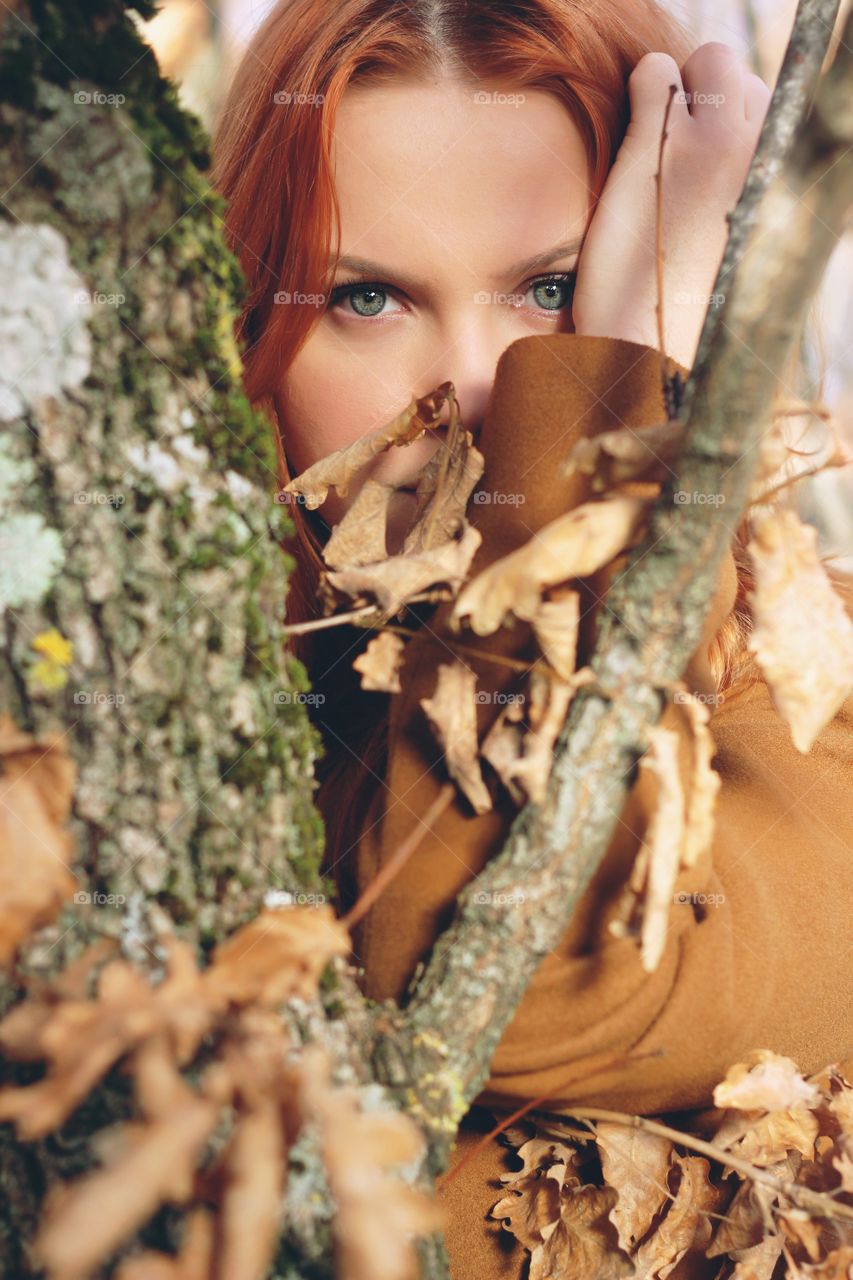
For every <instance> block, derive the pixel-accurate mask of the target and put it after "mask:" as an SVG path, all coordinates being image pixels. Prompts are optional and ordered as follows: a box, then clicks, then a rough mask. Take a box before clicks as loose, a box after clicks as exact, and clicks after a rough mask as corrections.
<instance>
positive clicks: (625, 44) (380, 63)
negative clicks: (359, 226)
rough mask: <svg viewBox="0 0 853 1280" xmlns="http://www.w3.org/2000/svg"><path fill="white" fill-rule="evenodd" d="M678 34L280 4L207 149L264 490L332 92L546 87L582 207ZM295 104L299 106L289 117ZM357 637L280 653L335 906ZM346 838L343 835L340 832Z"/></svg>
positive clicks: (303, 597) (552, 9)
mask: <svg viewBox="0 0 853 1280" xmlns="http://www.w3.org/2000/svg"><path fill="white" fill-rule="evenodd" d="M695 43H696V42H695V40H694V39H693V38H692V37H691V36H690V35H689V34H688V32H687V31H686V30H685V29H684V28H682V27H681V26H680V25H679V24H678V23H677V22H676V21H675V20H674V19H673V18H672V17H671V16H669V15H668V14H667V13H665V12H664V11H663V10H662V9H661V8H660V7H659V6H658V5H657V4H656V3H654V0H338V2H337V3H334V4H329V3H328V0H281V2H280V3H278V4H277V5H276V6H275V8H274V9H273V10H272V12H271V13H270V14H269V15H268V17H267V19H266V21H265V22H264V23H263V25H262V26H261V27H260V29H259V30H258V32H257V33H256V35H255V37H254V39H253V41H252V43H251V46H250V48H249V49H248V51H247V53H246V54H245V56H244V57H243V60H242V62H241V64H240V66H239V68H238V70H237V72H236V75H235V77H234V80H233V82H232V84H231V87H230V91H229V93H228V96H227V98H226V101H225V104H224V107H223V109H222V112H221V115H220V119H219V122H218V125H217V129H216V133H215V138H214V182H215V185H216V187H217V188H218V190H219V191H220V192H221V193H222V194H223V195H224V196H225V198H226V201H227V214H226V220H225V222H226V235H227V239H228V242H229V245H230V247H231V248H232V250H233V251H234V253H235V254H236V255H237V256H238V258H239V260H240V263H241V265H242V268H243V271H244V274H245V277H246V281H247V286H248V287H247V294H246V301H245V305H244V308H243V311H242V314H241V315H240V317H239V322H238V326H237V336H238V339H239V340H240V342H241V347H242V350H243V362H244V382H245V388H246V393H247V395H248V397H249V399H250V400H251V401H252V402H253V404H254V405H255V406H256V407H258V408H260V409H262V410H263V411H265V412H266V413H267V414H268V415H269V417H270V420H271V423H272V424H273V428H274V430H275V435H276V440H277V443H278V457H279V469H280V474H279V483H280V484H283V483H286V481H287V480H288V479H289V478H290V471H289V467H288V461H287V451H286V431H285V427H284V424H282V423H280V422H278V421H277V416H276V410H275V403H274V396H275V393H276V390H277V388H278V386H279V384H280V381H281V379H282V376H283V374H284V373H285V371H286V370H287V368H288V367H289V365H290V363H291V362H292V360H293V359H294V357H295V356H296V354H297V353H298V351H299V350H300V348H301V347H302V345H303V344H304V342H305V341H306V339H307V338H308V336H309V334H310V332H311V331H312V329H313V327H314V325H315V324H316V322H317V319H318V318H319V315H320V314H321V313H320V312H316V313H313V314H312V312H313V310H314V309H312V308H309V307H286V306H277V305H276V303H275V294H276V293H277V292H279V291H287V292H291V293H295V292H297V291H299V292H302V293H308V294H311V293H314V294H317V293H322V294H328V293H329V291H330V288H331V283H332V279H333V275H334V271H333V268H332V269H330V268H329V267H328V265H327V264H328V262H329V259H330V256H332V257H333V256H335V255H337V254H338V253H339V252H340V211H339V207H338V203H337V199H336V196H335V189H334V182H333V175H332V167H331V142H332V136H333V130H334V123H335V116H336V112H337V109H338V105H339V103H340V101H341V97H342V95H343V93H344V91H345V90H346V88H347V87H348V86H349V85H350V84H353V83H355V82H359V83H365V82H370V83H378V82H382V81H387V80H390V79H392V78H395V77H399V76H402V75H410V76H411V75H418V74H423V73H433V74H434V73H436V72H439V73H440V72H445V71H446V72H452V73H454V74H456V75H458V76H464V77H465V78H467V79H470V80H471V81H472V82H478V81H483V82H489V81H495V80H501V81H504V82H509V83H511V84H512V85H513V86H517V87H519V88H523V87H525V86H528V87H537V88H542V89H546V90H548V91H550V92H552V93H554V94H555V95H556V96H557V97H558V98H559V99H560V100H561V101H562V102H564V103H565V106H566V109H567V111H568V112H569V114H570V116H571V119H572V120H573V122H574V123H575V125H576V126H577V127H578V129H579V130H580V132H581V135H582V137H583V139H584V141H585V143H586V147H587V153H588V157H589V162H590V168H591V173H592V189H593V195H594V197H597V196H598V194H600V191H601V188H602V187H603V185H604V181H605V179H606V177H607V174H608V172H609V170H610V167H611V165H612V163H613V160H614V158H615V156H616V152H617V150H618V148H619V145H620V143H621V141H622V139H623V137H624V134H625V130H626V128H627V124H628V118H629V101H628V92H627V82H628V77H629V75H630V73H631V71H632V69H633V68H634V66H635V65H636V63H637V62H638V61H639V60H640V58H642V57H643V56H644V54H646V53H648V52H651V51H653V50H659V51H663V52H667V53H670V54H671V55H672V56H673V57H674V58H675V60H676V61H677V62H678V64H679V65H682V64H683V62H684V60H685V59H686V57H687V56H688V54H689V53H690V51H691V50H692V48H693V47H694V45H695ZM306 102H308V103H311V104H313V106H312V108H311V109H306V105H305V104H306ZM291 510H292V513H293V520H294V528H295V532H294V535H293V538H292V540H291V542H290V544H289V545H288V549H289V550H290V551H292V553H293V554H294V557H295V568H294V569H293V572H292V575H291V581H290V590H289V595H288V601H287V616H288V620H289V621H291V622H298V621H303V620H306V619H308V618H311V617H313V616H316V614H317V606H316V598H315V597H316V586H317V580H318V574H319V572H320V570H321V568H322V559H321V556H320V548H321V546H322V542H323V539H324V530H325V526H324V524H323V522H322V520H321V519H320V518H319V516H318V515H317V514H316V513H314V514H311V513H307V512H305V511H304V510H303V508H302V507H300V506H295V507H293V508H291ZM746 535H747V523H746V521H744V523H743V525H742V527H741V529H740V530H739V536H738V538H736V539H735V543H734V547H733V550H734V552H735V559H736V563H737V566H738V574H739V579H740V590H739V592H738V601H737V605H736V608H735V610H734V611H733V613H732V615H731V617H730V618H729V620H728V622H727V623H726V624H724V626H723V628H722V629H721V631H720V633H719V635H718V636H717V639H716V640H715V642H714V645H713V646H712V651H711V653H710V655H709V656H710V658H711V661H712V666H713V669H714V671H715V674H716V676H717V678H718V681H719V684H720V688H721V689H722V688H724V687H726V686H728V685H729V684H730V683H731V682H732V680H733V679H734V678H735V677H737V676H738V675H743V674H744V672H745V671H746V670H747V668H749V666H750V664H749V662H748V655H747V650H746V644H745V641H746V637H747V635H748V632H749V627H750V617H749V610H748V605H747V593H748V591H749V588H750V586H751V578H750V570H749V562H748V557H747V555H746V552H745V539H746ZM366 641H367V635H366V633H364V632H360V631H358V630H357V629H355V628H351V627H339V628H335V629H333V630H329V631H323V632H319V633H314V634H312V635H311V636H305V637H302V638H299V639H295V640H293V641H292V651H293V653H294V654H295V656H297V657H298V658H299V659H300V660H301V661H302V662H303V663H304V664H305V665H306V668H307V670H308V674H309V676H310V677H311V680H312V686H313V688H314V690H315V692H316V691H320V692H322V693H323V695H324V697H325V702H324V703H322V704H321V709H320V714H319V715H318V717H317V719H318V723H319V725H320V728H321V731H322V733H323V735H324V739H325V745H326V755H325V758H324V760H323V761H322V762H321V763H320V766H319V767H318V777H319V778H320V788H319V791H318V794H317V805H318V808H319V809H320V812H321V813H322V814H323V817H324V819H325V823H326V833H327V846H326V860H325V866H326V869H327V870H330V869H332V868H334V870H335V874H336V878H337V884H338V890H339V896H340V899H341V905H342V906H343V907H346V906H347V905H348V904H349V903H350V902H351V901H352V897H353V892H354V886H353V884H352V880H351V870H350V868H349V861H351V860H348V859H347V858H346V855H347V853H348V852H349V851H350V847H352V833H356V835H357V833H358V832H359V831H360V829H361V821H362V819H363V817H364V814H365V812H366V806H367V805H368V803H369V801H370V798H371V795H372V793H373V792H375V789H376V786H377V785H380V786H381V782H380V781H379V780H380V779H381V777H382V774H383V769H384V752H385V736H386V735H385V732H384V731H385V728H386V721H387V715H385V714H384V713H385V712H386V711H387V698H386V697H385V696H383V695H380V694H376V693H368V694H364V693H362V692H361V690H360V688H359V685H358V682H357V679H356V678H355V676H354V674H353V672H352V669H351V663H352V658H353V657H354V656H355V653H356V652H357V651H358V650H359V649H360V648H363V647H364V644H365V643H366ZM348 833H349V834H348Z"/></svg>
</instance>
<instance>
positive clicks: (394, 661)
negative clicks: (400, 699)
mask: <svg viewBox="0 0 853 1280" xmlns="http://www.w3.org/2000/svg"><path fill="white" fill-rule="evenodd" d="M404 648H405V642H404V640H403V637H402V636H399V635H397V633H396V632H394V631H380V632H379V635H378V636H374V637H373V639H372V640H371V641H370V643H369V644H368V646H367V648H366V649H365V651H364V653H360V654H359V655H358V657H357V658H356V659H355V661H354V662H353V664H352V665H353V670H354V671H358V672H359V673H360V674H361V687H362V689H374V690H377V691H378V692H379V693H400V692H401V691H402V685H401V684H400V662H401V661H402V657H403V649H404Z"/></svg>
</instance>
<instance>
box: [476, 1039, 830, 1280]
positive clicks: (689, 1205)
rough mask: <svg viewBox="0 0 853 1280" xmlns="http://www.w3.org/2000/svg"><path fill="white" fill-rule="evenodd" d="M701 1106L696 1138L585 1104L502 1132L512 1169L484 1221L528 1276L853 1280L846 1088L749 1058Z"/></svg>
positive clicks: (782, 1062) (774, 1058)
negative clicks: (500, 1232)
mask: <svg viewBox="0 0 853 1280" xmlns="http://www.w3.org/2000/svg"><path fill="white" fill-rule="evenodd" d="M714 1103H715V1110H714V1111H713V1112H708V1113H705V1117H704V1118H705V1127H706V1128H709V1129H710V1133H709V1136H708V1137H707V1138H702V1137H698V1136H696V1135H693V1134H690V1133H682V1132H678V1131H676V1130H674V1129H671V1128H669V1127H668V1126H666V1125H664V1124H662V1123H660V1122H659V1121H656V1120H649V1119H645V1118H644V1117H637V1116H627V1115H626V1116H619V1114H618V1113H609V1112H606V1111H600V1110H596V1109H595V1108H579V1109H578V1110H577V1111H576V1112H574V1113H573V1117H572V1121H571V1122H569V1121H565V1122H561V1121H560V1120H559V1118H557V1117H551V1118H543V1119H539V1118H537V1120H536V1122H535V1124H533V1123H532V1122H531V1123H527V1122H525V1124H524V1125H522V1126H516V1127H510V1128H508V1129H507V1130H506V1131H505V1135H504V1136H505V1138H506V1140H507V1141H508V1142H509V1143H510V1144H511V1145H512V1146H513V1147H514V1148H515V1149H516V1154H517V1155H518V1157H519V1158H520V1160H521V1162H522V1164H521V1168H520V1169H518V1171H516V1172H513V1173H508V1174H505V1175H504V1176H503V1177H502V1179H501V1181H503V1182H504V1183H505V1184H506V1192H507V1194H506V1195H505V1196H504V1197H503V1198H502V1199H501V1200H500V1201H499V1202H498V1203H497V1204H496V1205H494V1207H493V1208H492V1211H491V1213H492V1216H493V1217H494V1218H498V1219H501V1220H502V1221H503V1225H504V1226H505V1228H506V1229H507V1230H508V1231H510V1232H511V1233H512V1234H513V1235H514V1236H515V1237H516V1238H517V1239H518V1240H520V1241H521V1243H522V1244H523V1245H524V1247H525V1249H527V1250H528V1251H529V1253H530V1266H529V1280H557V1278H558V1277H566V1278H567V1280H568V1277H571V1280H618V1278H621V1277H627V1276H634V1277H637V1278H638V1280H640V1278H643V1280H666V1278H667V1277H669V1276H677V1277H680V1278H681V1280H688V1278H689V1277H699V1276H702V1277H708V1278H710V1277H712V1276H713V1277H715V1278H719V1280H723V1278H725V1280H771V1277H776V1278H777V1280H778V1278H781V1277H783V1276H788V1277H791V1278H792V1280H845V1278H846V1277H850V1276H853V1086H851V1083H850V1081H849V1080H848V1079H846V1078H845V1077H844V1075H843V1074H842V1073H841V1071H840V1070H839V1069H838V1068H827V1069H825V1070H824V1071H821V1072H820V1073H818V1074H816V1075H814V1076H811V1077H809V1078H807V1079H804V1078H803V1077H802V1076H801V1075H800V1074H799V1072H798V1071H797V1069H796V1066H795V1064H794V1063H793V1062H792V1061H791V1060H790V1059H789V1058H783V1057H779V1056H778V1055H776V1054H773V1053H769V1052H761V1053H759V1054H756V1055H755V1056H754V1058H753V1060H752V1061H751V1062H750V1063H741V1064H738V1065H737V1066H735V1067H732V1068H731V1070H730V1071H729V1073H728V1075H727V1076H726V1079H725V1080H724V1081H723V1082H722V1083H721V1084H720V1085H718V1086H717V1089H716V1090H715V1093H714ZM578 1121H583V1122H584V1123H578ZM697 1128H698V1126H697Z"/></svg>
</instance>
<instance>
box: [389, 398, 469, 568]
mask: <svg viewBox="0 0 853 1280" xmlns="http://www.w3.org/2000/svg"><path fill="white" fill-rule="evenodd" d="M449 401H450V423H449V425H448V429H447V435H446V437H445V438H444V439H443V440H442V441H441V443H440V445H439V447H438V449H437V450H436V452H435V453H434V454H433V455H432V457H431V458H430V460H429V462H428V463H427V464H426V466H425V467H424V469H423V471H422V472H421V475H420V478H419V480H418V487H417V490H416V505H415V514H414V517H413V519H412V525H411V528H410V529H409V531H408V533H407V534H406V538H405V541H404V543H403V551H404V553H405V554H406V555H415V554H417V553H419V552H421V551H427V550H429V549H430V548H431V547H437V546H441V544H442V543H444V542H447V541H449V539H451V538H455V537H458V536H459V534H460V532H461V531H462V530H463V529H465V528H466V527H467V523H468V522H467V519H466V516H465V510H466V507H467V504H468V499H469V497H470V496H471V493H472V491H473V489H474V487H475V485H476V484H477V481H478V480H479V479H480V476H481V475H482V474H483V466H484V463H485V459H484V458H483V455H482V453H480V451H479V449H476V448H475V447H474V444H473V437H472V435H471V432H470V431H467V430H465V428H464V427H463V426H462V423H461V421H460V418H459V411H458V405H457V402H456V397H455V396H454V395H452V394H451V395H450V396H449Z"/></svg>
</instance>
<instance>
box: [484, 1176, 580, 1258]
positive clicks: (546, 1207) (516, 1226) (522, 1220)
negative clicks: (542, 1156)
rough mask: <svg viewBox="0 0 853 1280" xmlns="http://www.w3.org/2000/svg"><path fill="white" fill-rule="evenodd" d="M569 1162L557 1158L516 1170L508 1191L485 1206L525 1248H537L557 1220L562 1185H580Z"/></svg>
mask: <svg viewBox="0 0 853 1280" xmlns="http://www.w3.org/2000/svg"><path fill="white" fill-rule="evenodd" d="M571 1167H572V1166H571V1165H569V1164H563V1163H560V1162H559V1161H557V1162H555V1163H553V1164H550V1165H548V1167H547V1168H545V1167H540V1168H538V1169H537V1170H536V1171H535V1172H533V1173H524V1174H519V1175H518V1177H516V1178H515V1179H514V1181H513V1183H512V1185H511V1187H510V1189H509V1194H508V1195H506V1196H504V1198H503V1199H502V1200H499V1201H498V1203H497V1204H495V1205H493V1206H492V1208H491V1209H490V1210H489V1214H490V1216H491V1217H492V1218H499V1219H500V1220H501V1221H502V1223H503V1226H504V1228H505V1229H506V1230H507V1231H509V1232H511V1233H512V1235H514V1236H515V1237H516V1239H517V1240H520V1241H521V1243H522V1244H523V1245H524V1247H525V1249H530V1250H531V1252H533V1251H534V1250H536V1249H539V1248H541V1246H542V1243H543V1241H544V1240H545V1239H546V1237H547V1235H548V1234H549V1233H550V1231H552V1230H553V1228H554V1227H555V1226H556V1224H557V1223H558V1222H559V1220H560V1212H561V1210H560V1205H561V1200H562V1191H563V1187H564V1186H575V1187H577V1186H580V1182H579V1180H578V1179H577V1178H576V1177H575V1176H574V1174H573V1173H570V1172H569V1171H570V1169H571Z"/></svg>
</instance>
